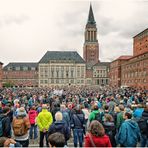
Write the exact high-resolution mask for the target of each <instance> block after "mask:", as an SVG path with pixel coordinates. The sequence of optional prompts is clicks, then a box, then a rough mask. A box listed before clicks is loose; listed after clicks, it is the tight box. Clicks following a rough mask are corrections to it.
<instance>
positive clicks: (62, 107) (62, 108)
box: [60, 104, 70, 128]
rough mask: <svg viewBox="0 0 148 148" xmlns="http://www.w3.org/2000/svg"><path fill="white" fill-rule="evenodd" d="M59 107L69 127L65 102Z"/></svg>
mask: <svg viewBox="0 0 148 148" xmlns="http://www.w3.org/2000/svg"><path fill="white" fill-rule="evenodd" d="M60 108H61V109H60V112H61V113H62V116H63V120H64V121H65V123H66V124H67V126H68V127H69V128H70V116H69V113H68V111H67V109H66V106H65V104H62V105H61V107H60Z"/></svg>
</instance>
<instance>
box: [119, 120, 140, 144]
mask: <svg viewBox="0 0 148 148" xmlns="http://www.w3.org/2000/svg"><path fill="white" fill-rule="evenodd" d="M140 137H141V134H140V129H139V126H138V124H137V123H136V122H135V121H133V120H131V119H128V120H125V121H124V122H123V123H122V125H121V127H120V129H119V133H118V137H117V142H118V143H119V144H122V145H124V146H125V147H135V146H136V145H137V142H138V141H139V140H140Z"/></svg>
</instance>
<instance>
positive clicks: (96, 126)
mask: <svg viewBox="0 0 148 148" xmlns="http://www.w3.org/2000/svg"><path fill="white" fill-rule="evenodd" d="M89 131H90V133H91V134H92V135H94V136H97V137H102V136H104V135H105V130H104V127H103V125H102V124H101V123H100V122H99V121H97V120H94V121H92V122H91V124H90V127H89Z"/></svg>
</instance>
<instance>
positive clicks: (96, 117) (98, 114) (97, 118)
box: [94, 112, 102, 122]
mask: <svg viewBox="0 0 148 148" xmlns="http://www.w3.org/2000/svg"><path fill="white" fill-rule="evenodd" d="M94 120H97V121H99V122H102V118H101V114H100V112H98V113H96V114H95V119H94Z"/></svg>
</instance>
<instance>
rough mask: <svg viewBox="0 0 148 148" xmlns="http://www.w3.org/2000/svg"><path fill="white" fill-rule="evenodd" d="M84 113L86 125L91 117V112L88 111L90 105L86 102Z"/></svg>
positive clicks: (83, 108)
mask: <svg viewBox="0 0 148 148" xmlns="http://www.w3.org/2000/svg"><path fill="white" fill-rule="evenodd" d="M82 111H83V113H84V115H85V123H87V121H88V117H89V115H90V112H89V110H88V104H87V103H85V102H84V106H83V107H82Z"/></svg>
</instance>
